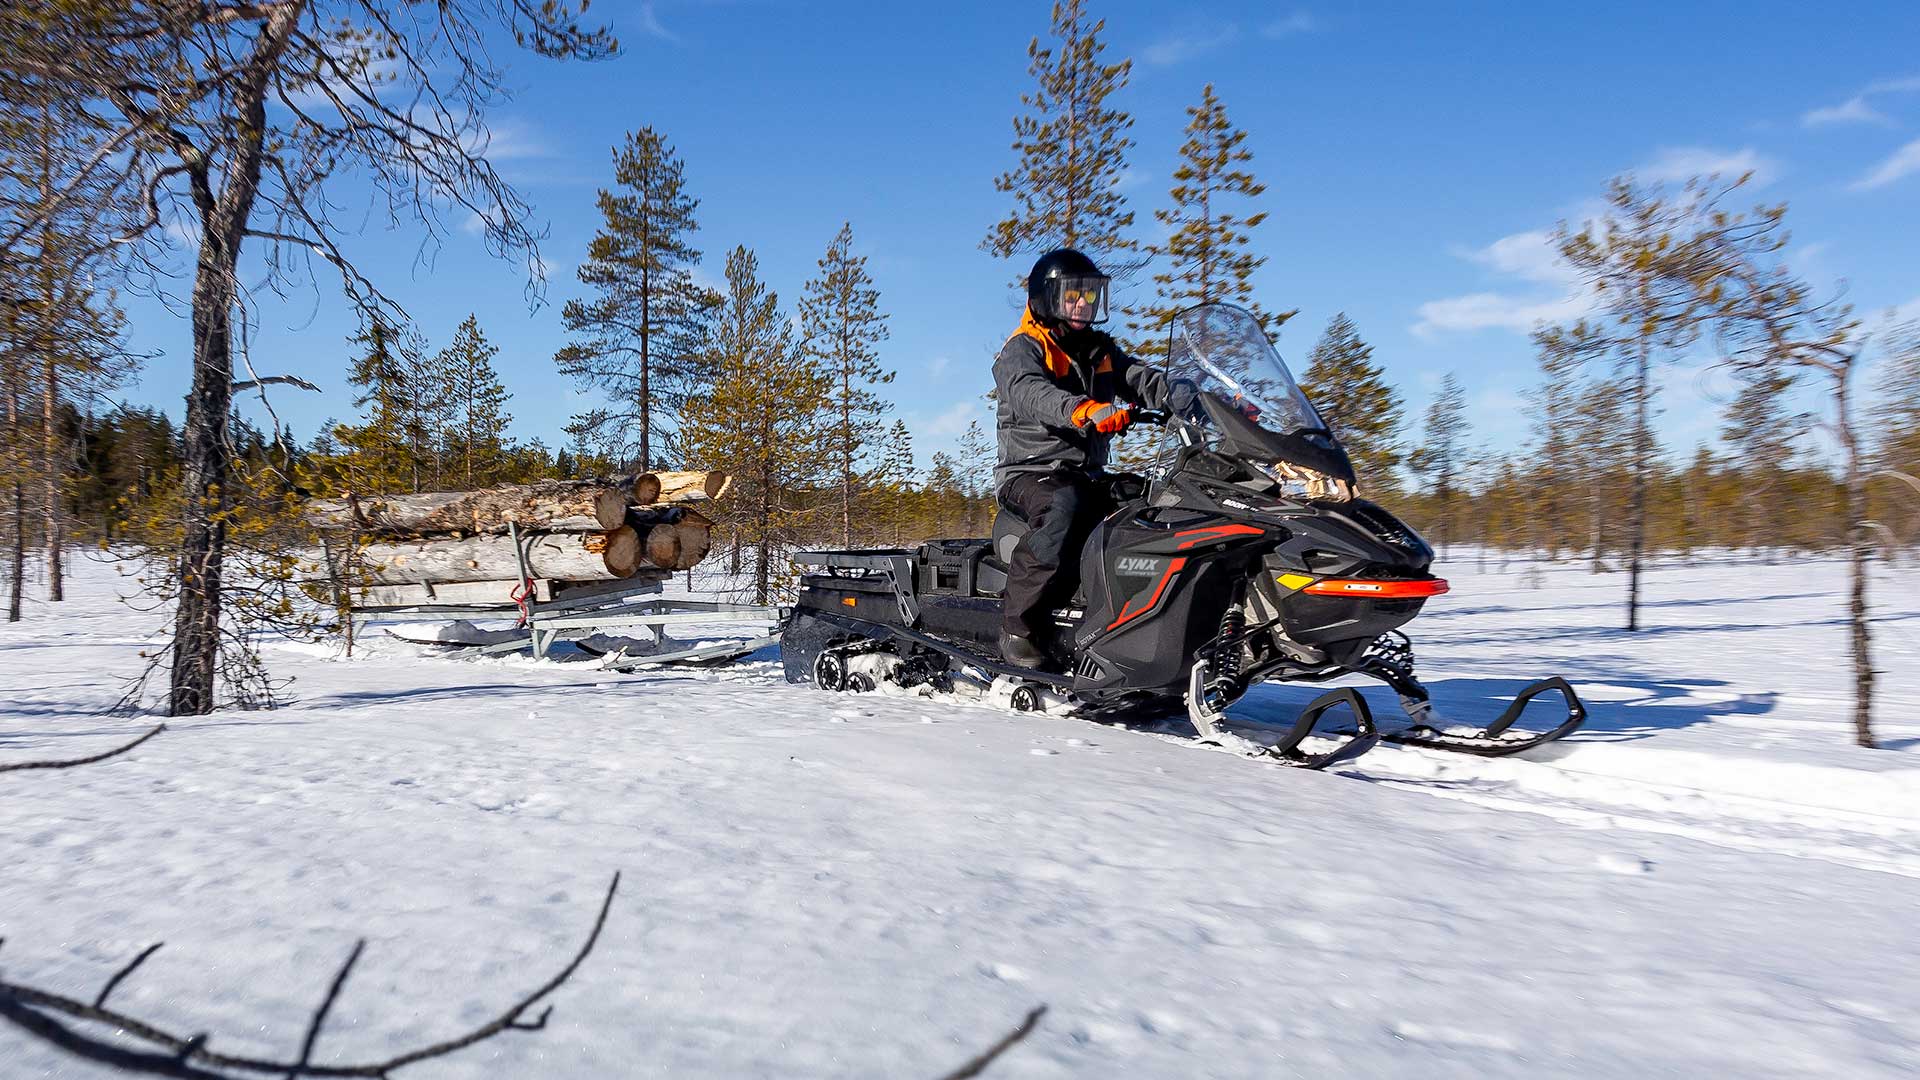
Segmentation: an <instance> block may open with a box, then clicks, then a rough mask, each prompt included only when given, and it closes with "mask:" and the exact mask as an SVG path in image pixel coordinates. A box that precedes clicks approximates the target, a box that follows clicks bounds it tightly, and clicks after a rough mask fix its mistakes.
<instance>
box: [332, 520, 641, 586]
mask: <svg viewBox="0 0 1920 1080" xmlns="http://www.w3.org/2000/svg"><path fill="white" fill-rule="evenodd" d="M667 528H669V529H671V526H667ZM521 542H522V543H523V544H524V545H525V547H526V552H527V567H528V570H529V571H530V573H531V574H532V576H534V577H536V578H554V579H556V580H560V581H604V580H607V579H609V578H624V577H628V576H630V575H631V574H632V573H633V572H634V571H635V570H636V569H638V568H639V566H640V562H641V559H640V552H641V545H640V538H639V535H638V534H637V533H635V532H634V531H633V530H632V529H630V528H627V527H626V526H624V525H623V526H621V527H620V528H618V529H613V530H610V531H608V532H595V533H536V534H534V535H532V536H522V537H521ZM358 562H359V565H360V566H361V568H362V569H363V571H364V573H365V575H366V576H365V581H366V582H367V583H368V584H373V585H414V584H421V583H430V584H439V583H441V582H454V581H499V580H504V579H510V578H514V577H517V576H519V573H520V564H519V560H518V559H516V558H515V557H514V550H513V538H512V537H507V536H474V537H468V538H467V539H464V540H452V539H446V540H405V541H394V542H390V543H378V544H369V545H367V546H366V547H365V548H363V549H362V550H361V552H360V555H359V559H358Z"/></svg>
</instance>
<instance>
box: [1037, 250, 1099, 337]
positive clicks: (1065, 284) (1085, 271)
mask: <svg viewBox="0 0 1920 1080" xmlns="http://www.w3.org/2000/svg"><path fill="white" fill-rule="evenodd" d="M1108 280H1109V279H1108V277H1107V275H1105V274H1103V273H1101V272H1100V268H1099V267H1097V266H1095V265H1093V260H1092V259H1089V258H1087V257H1086V256H1085V255H1082V254H1080V253H1079V252H1077V251H1075V250H1073V249H1072V248H1061V249H1059V250H1058V251H1049V252H1047V253H1046V254H1045V255H1042V256H1040V259H1039V261H1038V262H1036V263H1034V264H1033V269H1032V270H1031V271H1030V272H1029V273H1028V274H1027V308H1028V309H1029V310H1031V311H1032V312H1033V317H1034V318H1036V319H1039V320H1040V321H1041V322H1043V323H1047V324H1049V325H1053V326H1056V327H1061V328H1064V327H1066V325H1067V320H1068V316H1069V314H1071V315H1072V316H1073V321H1074V322H1083V323H1103V322H1106V321H1107V283H1108ZM1070 305H1071V310H1070V307H1069V306H1070Z"/></svg>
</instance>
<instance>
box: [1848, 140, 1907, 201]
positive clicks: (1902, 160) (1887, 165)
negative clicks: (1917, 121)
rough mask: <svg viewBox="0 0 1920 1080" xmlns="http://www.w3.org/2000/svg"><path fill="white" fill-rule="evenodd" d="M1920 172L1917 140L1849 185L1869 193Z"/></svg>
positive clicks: (1856, 189) (1896, 151)
mask: <svg viewBox="0 0 1920 1080" xmlns="http://www.w3.org/2000/svg"><path fill="white" fill-rule="evenodd" d="M1917 172H1920V139H1915V140H1913V141H1912V142H1910V143H1908V144H1907V145H1905V146H1903V147H1901V148H1900V149H1898V150H1895V151H1894V152H1893V156H1892V157H1890V158H1888V159H1887V160H1885V161H1883V162H1881V163H1880V164H1879V165H1876V166H1875V167H1874V169H1873V171H1872V172H1870V173H1868V174H1867V175H1865V176H1863V177H1861V178H1860V179H1858V180H1856V181H1854V182H1853V183H1852V184H1851V185H1849V186H1850V187H1851V188H1852V189H1853V190H1854V191H1868V190H1871V189H1873V188H1877V187H1886V186H1887V185H1888V184H1891V183H1893V182H1894V181H1895V180H1900V179H1904V178H1906V177H1908V176H1911V175H1913V174H1914V173H1917Z"/></svg>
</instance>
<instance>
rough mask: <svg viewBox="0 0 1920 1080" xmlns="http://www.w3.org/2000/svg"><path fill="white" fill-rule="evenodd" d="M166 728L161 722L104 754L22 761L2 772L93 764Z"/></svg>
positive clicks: (134, 745) (2, 766)
mask: <svg viewBox="0 0 1920 1080" xmlns="http://www.w3.org/2000/svg"><path fill="white" fill-rule="evenodd" d="M165 730H167V725H165V724H160V725H158V726H156V727H155V728H154V729H153V730H152V731H149V732H147V733H146V734H145V735H142V736H140V737H139V738H137V739H135V740H133V741H132V742H130V743H128V744H127V745H125V746H122V747H118V748H116V749H113V750H109V751H107V752H106V753H104V754H95V755H93V756H92V757H83V758H73V759H72V760H69V761H22V762H19V763H17V764H13V765H0V772H16V771H19V770H22V769H71V768H73V767H74V766H75V765H91V764H93V763H94V762H96V761H105V760H107V759H108V758H110V757H117V756H119V755H121V754H124V753H126V752H127V751H129V750H131V749H133V748H134V747H136V746H139V745H140V744H141V743H143V742H146V741H147V740H148V739H151V738H153V737H154V736H155V735H158V734H160V733H161V732H163V731H165Z"/></svg>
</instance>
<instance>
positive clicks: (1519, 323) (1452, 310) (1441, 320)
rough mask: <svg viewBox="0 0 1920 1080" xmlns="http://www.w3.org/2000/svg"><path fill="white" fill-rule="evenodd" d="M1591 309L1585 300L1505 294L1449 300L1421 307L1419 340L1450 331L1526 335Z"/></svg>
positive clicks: (1432, 301) (1569, 297) (1425, 304)
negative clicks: (1493, 331) (1539, 326)
mask: <svg viewBox="0 0 1920 1080" xmlns="http://www.w3.org/2000/svg"><path fill="white" fill-rule="evenodd" d="M1589 307H1591V303H1590V301H1588V300H1587V299H1586V298H1585V297H1581V296H1563V297H1560V298H1558V299H1549V300H1541V299H1537V298H1533V297H1524V296H1512V295H1508V294H1504V293H1490V292H1483V293H1473V294H1472V295H1469V296H1455V297H1450V298H1448V299H1446V300H1429V301H1427V302H1426V303H1424V304H1421V305H1420V307H1419V311H1418V313H1419V315H1420V321H1419V322H1417V323H1415V324H1414V326H1413V332H1414V334H1415V335H1416V336H1418V337H1422V338H1432V337H1434V336H1435V335H1437V334H1439V333H1441V332H1442V331H1447V330H1514V331H1518V332H1520V333H1526V332H1528V331H1530V330H1532V329H1533V327H1534V325H1535V324H1537V323H1543V322H1562V321H1564V320H1567V319H1573V318H1578V317H1579V316H1581V315H1583V314H1585V313H1586V312H1587V310H1588V309H1589Z"/></svg>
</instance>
